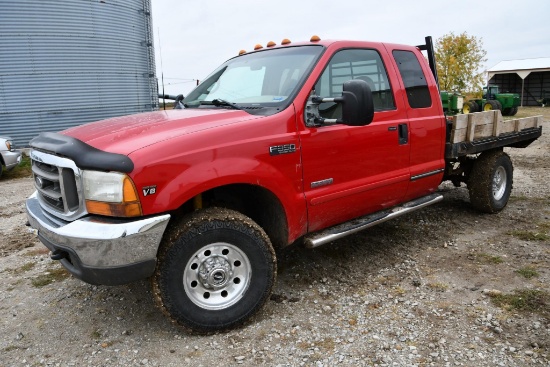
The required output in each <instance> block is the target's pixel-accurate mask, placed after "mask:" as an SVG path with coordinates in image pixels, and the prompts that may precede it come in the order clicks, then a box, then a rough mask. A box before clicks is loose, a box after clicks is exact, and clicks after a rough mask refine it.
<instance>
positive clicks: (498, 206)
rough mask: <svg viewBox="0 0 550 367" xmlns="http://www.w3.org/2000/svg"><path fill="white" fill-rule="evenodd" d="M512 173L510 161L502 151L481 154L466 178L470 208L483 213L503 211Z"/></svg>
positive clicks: (512, 168) (510, 185) (510, 188)
mask: <svg viewBox="0 0 550 367" xmlns="http://www.w3.org/2000/svg"><path fill="white" fill-rule="evenodd" d="M513 172H514V167H513V166H512V161H511V160H510V157H509V156H508V154H506V153H504V152H503V151H502V150H490V151H487V152H484V153H482V154H481V155H480V156H479V158H477V159H476V160H475V161H474V166H473V167H472V171H471V172H470V175H469V177H468V192H469V194H470V203H471V204H472V206H473V207H474V208H476V209H477V210H479V211H482V212H485V213H497V212H499V211H501V210H502V209H504V207H505V206H506V205H507V204H508V199H510V193H511V192H512V184H513Z"/></svg>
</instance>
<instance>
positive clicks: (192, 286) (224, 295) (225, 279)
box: [183, 242, 252, 310]
mask: <svg viewBox="0 0 550 367" xmlns="http://www.w3.org/2000/svg"><path fill="white" fill-rule="evenodd" d="M251 275H252V267H251V265H250V261H249V260H248V257H247V256H246V254H245V253H244V252H243V251H241V250H240V249H239V248H238V247H236V246H233V245H231V244H229V243H224V242H217V243H212V244H209V245H207V246H204V247H202V248H201V249H200V250H199V251H197V252H195V254H194V255H193V256H192V257H191V259H190V260H189V262H188V263H187V266H186V267H185V270H184V273H183V285H184V289H185V292H186V293H187V296H188V297H189V299H190V300H191V301H192V302H193V303H194V304H196V305H197V306H199V307H201V308H204V309H207V310H221V309H225V308H227V307H229V306H231V305H233V304H235V303H236V302H237V301H238V300H239V299H241V298H242V297H243V294H244V293H245V292H246V290H247V289H248V286H249V284H250V279H251Z"/></svg>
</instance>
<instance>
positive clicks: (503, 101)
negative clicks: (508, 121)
mask: <svg viewBox="0 0 550 367" xmlns="http://www.w3.org/2000/svg"><path fill="white" fill-rule="evenodd" d="M518 107H519V94H517V93H499V90H498V85H489V86H488V87H483V98H482V99H472V100H470V101H468V102H466V103H464V106H463V107H462V113H471V112H480V111H491V110H500V111H501V112H502V115H503V116H514V115H515V114H516V113H517V112H518Z"/></svg>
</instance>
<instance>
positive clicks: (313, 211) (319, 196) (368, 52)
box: [301, 43, 410, 231]
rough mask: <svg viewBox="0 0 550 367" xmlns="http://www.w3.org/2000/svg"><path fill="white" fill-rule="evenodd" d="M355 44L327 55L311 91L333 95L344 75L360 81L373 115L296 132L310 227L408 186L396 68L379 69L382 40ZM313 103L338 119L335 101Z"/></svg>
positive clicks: (389, 198) (387, 203)
mask: <svg viewBox="0 0 550 367" xmlns="http://www.w3.org/2000/svg"><path fill="white" fill-rule="evenodd" d="M356 45H357V44H356ZM356 45H353V46H347V47H346V46H340V49H338V50H335V51H334V52H332V53H331V55H332V56H331V58H330V60H328V62H327V64H326V65H325V66H324V70H323V71H322V72H321V75H320V76H319V78H318V79H317V81H316V83H315V87H314V88H315V91H314V92H315V94H317V95H320V96H322V97H338V96H340V95H341V93H342V85H343V83H344V82H345V81H347V80H350V79H363V80H365V81H366V82H367V83H368V84H369V86H370V87H371V90H372V91H373V97H374V107H375V113H374V120H373V122H372V123H371V124H370V125H368V126H346V125H343V124H337V125H333V126H321V127H306V128H305V129H306V130H305V132H304V133H302V134H301V148H302V164H303V175H304V192H305V196H306V200H307V204H308V222H309V225H308V228H309V231H315V230H319V229H322V228H325V227H328V226H331V225H334V224H337V223H341V222H344V221H346V220H349V219H351V218H355V217H358V216H360V215H363V214H367V213H370V212H374V211H377V210H381V209H383V208H387V207H391V206H394V205H396V204H398V203H399V202H400V201H402V199H403V197H404V195H405V193H406V192H407V188H408V184H409V179H410V174H409V153H410V145H409V141H408V140H409V137H408V121H407V115H406V114H405V110H404V108H405V106H404V102H403V101H404V99H403V96H402V95H401V93H402V91H401V87H400V84H399V83H398V81H397V80H396V78H397V77H396V73H395V72H391V73H389V72H388V68H387V67H386V65H387V64H388V63H390V64H391V62H392V61H391V60H389V57H390V55H388V54H387V53H386V50H385V49H384V48H383V46H381V44H366V43H361V45H357V46H356ZM392 68H393V67H392ZM319 108H320V111H321V116H322V117H325V118H340V117H341V113H342V112H341V111H342V110H341V105H338V104H333V103H323V104H321V105H320V106H319Z"/></svg>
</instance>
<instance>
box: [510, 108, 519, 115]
mask: <svg viewBox="0 0 550 367" xmlns="http://www.w3.org/2000/svg"><path fill="white" fill-rule="evenodd" d="M516 113H518V108H517V107H512V110H511V111H510V116H515V115H516Z"/></svg>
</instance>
